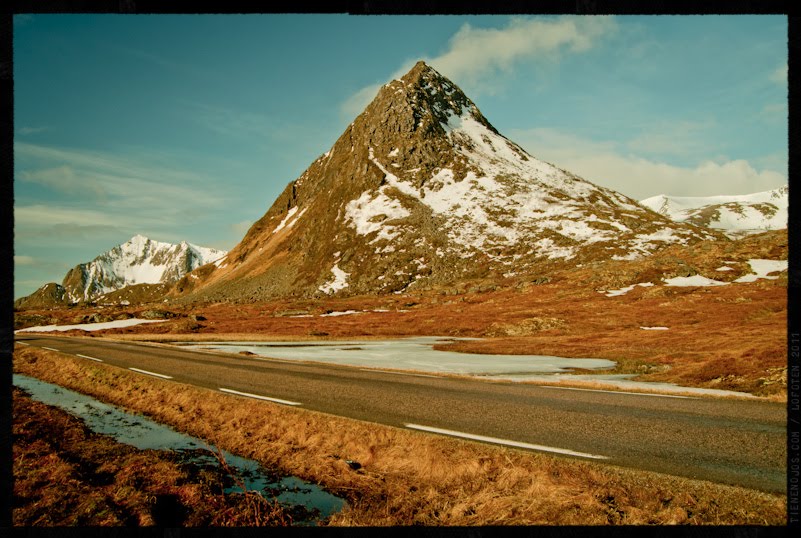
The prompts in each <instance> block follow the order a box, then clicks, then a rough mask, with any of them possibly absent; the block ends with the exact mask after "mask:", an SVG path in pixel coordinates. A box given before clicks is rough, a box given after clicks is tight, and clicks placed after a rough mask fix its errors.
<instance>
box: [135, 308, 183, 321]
mask: <svg viewBox="0 0 801 538" xmlns="http://www.w3.org/2000/svg"><path fill="white" fill-rule="evenodd" d="M139 316H140V317H143V318H145V319H170V318H174V317H175V316H177V314H176V313H174V312H170V311H168V310H145V311H144V312H142V313H141V314H139Z"/></svg>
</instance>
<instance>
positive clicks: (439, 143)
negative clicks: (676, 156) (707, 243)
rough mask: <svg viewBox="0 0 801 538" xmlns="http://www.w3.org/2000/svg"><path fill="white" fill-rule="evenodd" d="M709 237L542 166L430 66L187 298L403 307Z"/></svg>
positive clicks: (403, 82)
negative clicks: (331, 299) (370, 300)
mask: <svg viewBox="0 0 801 538" xmlns="http://www.w3.org/2000/svg"><path fill="white" fill-rule="evenodd" d="M711 237H718V234H716V233H715V232H711V231H705V230H702V229H699V228H697V227H694V226H689V225H685V224H679V223H675V222H672V221H670V219H668V218H666V217H664V216H661V215H658V214H656V213H654V212H652V211H649V210H646V209H645V208H643V207H642V206H640V205H638V204H637V203H636V202H635V201H634V200H632V199H630V198H627V197H625V196H623V195H621V194H619V193H616V192H614V191H611V190H609V189H605V188H603V187H599V186H597V185H594V184H592V183H590V182H588V181H585V180H583V179H581V178H579V177H577V176H575V175H574V174H571V173H569V172H567V171H565V170H562V169H560V168H557V167H556V166H553V165H551V164H549V163H546V162H543V161H540V160H538V159H536V158H535V157H533V156H532V155H530V154H528V153H527V152H526V151H525V150H523V149H522V148H521V147H520V146H519V145H517V144H515V143H514V142H512V141H511V140H509V139H507V138H506V137H504V136H503V135H501V134H500V133H499V132H498V131H497V130H496V129H495V128H494V127H493V126H492V125H491V124H490V123H489V121H488V120H487V119H486V118H485V117H484V116H483V115H482V114H481V112H480V111H479V109H478V107H477V106H476V105H475V104H474V103H473V102H472V101H471V100H470V99H469V98H468V97H467V96H466V95H465V94H464V93H463V92H462V90H461V89H459V87H458V86H456V84H454V83H453V82H451V81H450V80H449V79H448V78H447V77H445V76H444V75H442V74H441V73H439V72H438V71H437V70H436V69H434V68H432V67H431V66H429V65H428V64H426V63H425V62H422V61H421V62H417V63H416V64H415V65H414V66H413V67H412V68H411V70H410V71H409V72H407V73H406V74H405V75H403V76H402V77H401V78H400V79H396V80H392V81H390V82H388V83H387V84H385V85H384V86H382V87H381V90H380V91H379V92H378V95H376V97H375V99H373V101H372V102H371V103H370V104H369V105H367V107H366V108H365V110H364V111H363V112H362V113H361V114H359V115H358V116H357V117H356V118H355V119H354V121H353V123H351V124H350V125H349V126H348V127H347V128H346V129H345V131H344V132H343V133H342V135H341V136H340V137H339V138H338V139H337V140H336V142H335V143H334V145H333V146H332V147H331V149H330V150H329V151H327V152H326V153H325V154H323V155H321V156H320V157H318V158H317V159H316V160H315V161H314V162H313V163H311V165H310V166H309V168H308V169H307V170H306V171H304V172H303V173H302V174H301V175H300V177H298V178H297V179H296V180H295V181H292V182H290V183H289V184H288V185H287V186H286V188H285V189H284V191H283V192H282V193H281V194H280V195H279V197H278V198H277V199H276V200H275V202H274V203H273V205H272V206H271V207H270V208H269V210H268V211H267V213H265V215H264V216H263V217H262V218H261V219H259V220H258V221H257V222H256V223H254V225H253V226H252V227H251V228H250V230H248V232H247V234H246V235H245V237H244V238H243V239H242V241H240V243H239V244H238V245H237V246H236V247H235V248H234V249H233V250H232V251H231V252H230V253H229V254H228V256H227V257H226V259H225V262H224V263H220V264H219V266H217V267H216V268H213V269H212V270H211V271H210V272H208V273H207V274H206V275H205V276H204V277H203V281H202V282H201V283H200V284H199V285H198V286H197V287H192V288H191V290H190V291H189V293H193V294H198V296H202V297H205V298H206V299H208V300H215V301H216V300H228V299H229V298H237V299H247V300H259V299H264V298H271V297H278V296H286V295H295V294H298V295H303V296H315V295H322V294H329V293H337V294H348V295H355V294H360V293H400V292H402V291H404V290H406V289H408V288H410V287H413V288H412V289H415V288H416V289H425V288H426V287H430V286H441V285H451V284H452V283H455V282H459V281H464V280H469V279H484V278H493V279H494V278H507V277H508V276H510V275H516V274H520V273H535V272H536V273H541V272H542V271H545V270H546V268H550V267H556V266H557V265H559V264H560V263H561V264H572V265H575V264H577V263H583V262H584V261H592V260H598V259H609V258H614V259H633V258H637V257H641V256H645V255H648V254H650V253H651V252H654V251H655V250H657V249H660V248H662V247H664V246H667V245H669V244H689V243H693V242H696V241H699V240H701V239H705V238H711ZM187 289H189V288H187Z"/></svg>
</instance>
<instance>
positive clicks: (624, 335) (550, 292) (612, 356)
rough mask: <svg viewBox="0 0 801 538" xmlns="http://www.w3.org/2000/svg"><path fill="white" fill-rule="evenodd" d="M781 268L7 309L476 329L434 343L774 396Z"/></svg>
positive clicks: (267, 336)
mask: <svg viewBox="0 0 801 538" xmlns="http://www.w3.org/2000/svg"><path fill="white" fill-rule="evenodd" d="M784 275H786V273H785V274H784ZM784 275H783V276H781V277H780V278H779V279H778V280H758V281H755V282H749V283H742V284H739V283H735V284H731V285H728V286H715V287H667V286H654V287H635V288H634V289H632V290H631V291H629V292H628V293H626V294H624V295H620V296H613V297H608V296H606V295H605V294H601V293H598V292H597V291H595V290H591V289H586V288H577V287H575V286H574V283H573V282H569V281H566V282H559V281H556V282H552V283H549V284H544V285H536V284H528V285H525V286H521V287H519V288H513V289H501V290H495V291H479V292H472V293H462V294H458V295H446V294H441V293H430V292H429V293H419V294H411V293H410V294H405V295H392V296H381V297H378V296H368V297H357V298H344V299H335V298H330V299H319V300H296V301H290V300H283V301H274V302H269V303H253V304H230V303H217V304H205V305H180V304H172V305H166V304H164V305H158V306H154V305H151V306H150V307H139V308H138V309H136V308H132V307H105V308H102V307H94V308H90V307H78V308H73V309H66V308H64V309H58V310H40V311H26V312H24V313H18V314H17V316H18V321H19V326H18V328H21V327H23V326H30V325H45V324H48V323H58V324H70V323H77V322H80V321H81V319H85V318H87V317H90V316H93V315H94V316H97V315H98V313H99V315H100V316H103V317H100V318H99V319H103V320H112V319H115V317H120V316H122V317H125V316H128V317H133V316H138V317H141V313H142V311H146V310H147V309H150V310H151V311H152V309H153V308H160V309H162V310H161V311H159V312H160V313H161V314H162V315H163V316H164V318H165V320H164V321H163V322H162V323H149V324H146V325H135V326H129V327H120V328H114V329H107V330H98V331H93V332H90V333H87V332H84V331H81V330H73V331H69V332H67V333H60V334H74V335H88V336H92V337H98V336H108V337H112V338H117V339H119V338H131V339H137V340H150V341H181V340H184V341H189V340H191V341H204V340H218V341H221V340H237V341H246V340H287V339H290V340H308V339H340V338H354V337H358V338H359V339H366V338H383V337H404V336H431V335H437V336H460V337H480V338H481V339H480V340H468V341H459V342H455V343H451V344H439V345H438V347H437V348H438V349H447V350H450V351H462V352H469V353H488V354H529V355H553V356H558V357H568V358H588V357H589V358H600V359H609V360H613V361H615V362H616V363H617V366H616V367H615V368H614V369H613V370H612V371H607V372H605V373H626V374H638V377H637V378H636V379H637V380H638V381H659V382H671V383H676V384H678V385H682V386H688V387H702V388H709V389H724V390H733V391H739V392H747V393H750V394H753V395H756V396H760V397H769V398H773V399H779V400H781V399H784V398H786V391H787V352H786V348H787V332H786V323H787V317H786V316H787V288H786V285H787V284H786V283H787V280H786V276H784ZM164 311H167V312H164ZM332 314H338V315H332ZM655 328H658V329H655Z"/></svg>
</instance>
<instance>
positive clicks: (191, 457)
mask: <svg viewBox="0 0 801 538" xmlns="http://www.w3.org/2000/svg"><path fill="white" fill-rule="evenodd" d="M13 384H14V385H15V386H17V387H19V388H21V389H24V390H25V391H26V392H28V393H29V394H30V395H31V397H32V398H33V399H35V400H38V401H40V402H42V403H45V404H47V405H52V406H55V407H58V408H60V409H63V410H65V411H67V412H68V413H70V414H72V415H74V416H77V417H79V418H81V419H82V420H83V421H84V423H85V424H86V425H87V427H89V428H90V429H91V430H92V431H94V432H97V433H101V434H105V435H109V436H111V437H113V438H114V439H115V440H117V441H119V442H120V443H125V444H128V445H132V446H134V447H136V448H138V449H141V450H147V449H155V450H172V451H175V452H177V453H179V454H181V456H182V460H183V461H185V462H186V463H191V464H193V465H198V466H218V465H219V461H218V460H217V458H216V457H215V456H214V455H213V454H212V453H211V452H210V451H209V450H208V445H207V444H206V443H204V442H203V441H201V440H200V439H197V438H195V437H192V436H189V435H186V434H183V433H179V432H177V431H175V430H173V429H171V428H168V427H167V426H164V425H163V424H159V423H157V422H154V421H152V420H150V419H149V418H146V417H143V416H138V415H132V414H130V413H126V412H125V411H122V410H120V409H119V408H117V407H114V406H113V405H109V404H106V403H103V402H100V401H98V400H95V399H94V398H92V397H90V396H86V395H84V394H80V393H78V392H75V391H72V390H69V389H65V388H63V387H60V386H58V385H53V384H50V383H45V382H44V381H40V380H38V379H36V378H33V377H28V376H25V375H21V374H14V377H13ZM222 454H223V457H224V458H225V461H226V463H227V464H228V466H229V467H231V468H232V469H235V470H236V472H237V474H238V475H239V476H240V478H242V481H243V482H244V483H245V487H246V488H247V489H248V490H252V491H260V492H262V494H263V495H264V497H265V498H266V499H272V498H275V499H276V500H277V501H278V502H280V503H281V504H282V505H285V506H288V507H298V506H300V507H302V509H301V510H293V511H292V513H293V517H294V518H295V523H296V524H298V525H309V524H314V522H315V521H317V520H318V519H324V518H326V517H328V516H330V515H331V514H334V513H336V512H338V511H340V510H342V508H344V506H345V501H344V500H342V499H340V498H339V497H336V496H334V495H332V494H330V493H328V492H326V491H324V490H322V489H321V488H320V487H319V486H317V485H315V484H310V483H308V482H304V481H303V480H300V479H299V478H296V477H294V476H287V477H278V476H276V475H275V474H274V473H270V472H269V471H267V470H265V469H264V468H263V467H262V466H261V465H260V464H259V463H258V462H256V461H254V460H250V459H247V458H242V457H240V456H236V455H234V454H231V453H229V452H226V451H223V452H222ZM224 491H225V493H232V492H239V491H241V489H240V488H239V487H237V486H229V487H226V488H225V489H224ZM298 516H300V517H298Z"/></svg>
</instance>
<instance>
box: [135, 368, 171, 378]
mask: <svg viewBox="0 0 801 538" xmlns="http://www.w3.org/2000/svg"><path fill="white" fill-rule="evenodd" d="M128 369H129V370H133V371H134V372H139V373H140V374H147V375H154V376H156V377H160V378H162V379H172V376H169V375H164V374H157V373H156V372H148V371H147V370H140V369H139V368H128Z"/></svg>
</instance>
